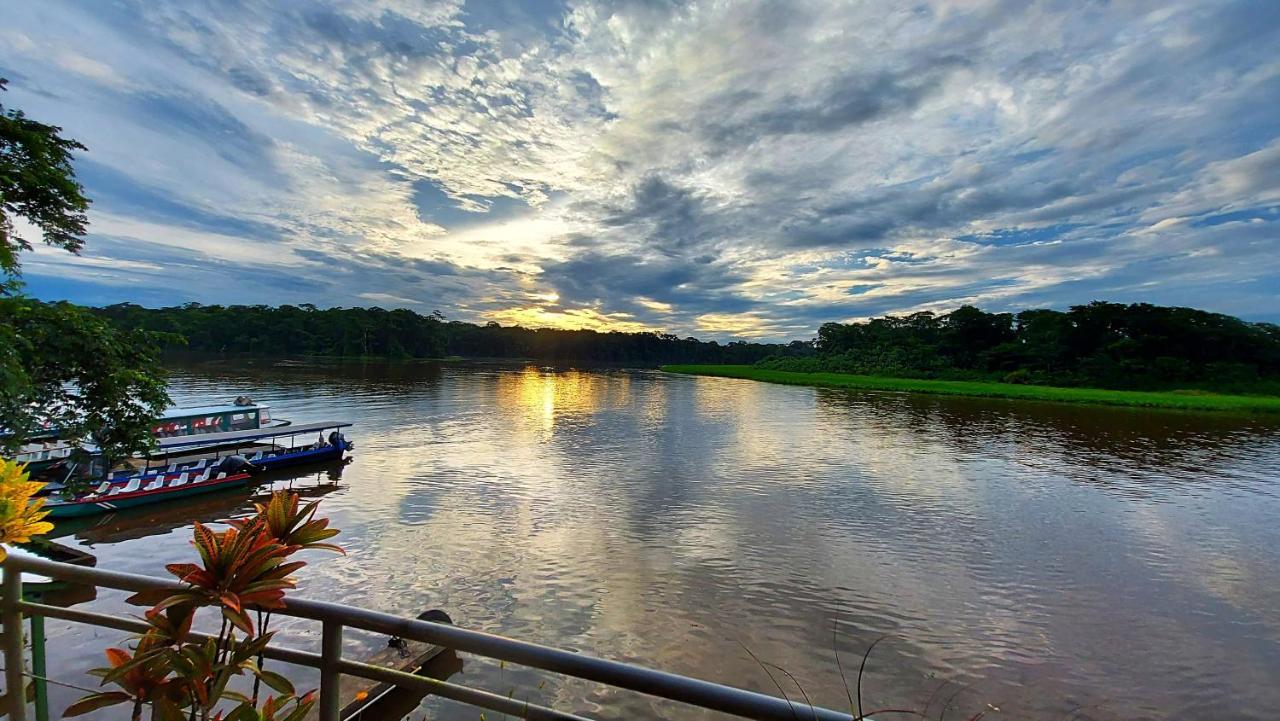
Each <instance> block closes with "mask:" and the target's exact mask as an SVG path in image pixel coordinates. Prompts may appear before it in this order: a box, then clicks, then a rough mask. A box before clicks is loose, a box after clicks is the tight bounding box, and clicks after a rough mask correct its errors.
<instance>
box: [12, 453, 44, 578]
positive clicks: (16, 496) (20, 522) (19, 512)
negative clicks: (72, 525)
mask: <svg viewBox="0 0 1280 721" xmlns="http://www.w3.org/2000/svg"><path fill="white" fill-rule="evenodd" d="M41 488H44V484H43V483H37V482H34V481H31V480H28V477H27V471H26V469H25V468H24V467H23V466H22V464H20V463H14V462H13V461H7V460H5V459H3V458H0V561H3V560H4V559H5V558H6V557H7V556H8V552H7V551H5V548H4V546H5V544H10V543H26V542H27V541H30V540H31V539H32V537H33V536H42V535H44V534H46V533H48V532H49V531H52V530H53V524H52V523H49V522H48V521H45V520H44V517H45V516H47V515H49V512H48V511H45V510H43V509H42V506H43V505H44V499H43V498H34V496H35V494H36V492H37V491H39V490H40V489H41Z"/></svg>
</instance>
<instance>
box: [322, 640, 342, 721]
mask: <svg viewBox="0 0 1280 721" xmlns="http://www.w3.org/2000/svg"><path fill="white" fill-rule="evenodd" d="M341 660H342V624H340V623H338V622H337V621H325V622H324V624H323V626H322V628H321V631H320V721H338V714H339V713H340V712H341V709H340V708H339V703H340V701H341V699H340V698H339V694H340V693H341V686H342V674H341V673H340V672H339V671H338V662H339V661H341Z"/></svg>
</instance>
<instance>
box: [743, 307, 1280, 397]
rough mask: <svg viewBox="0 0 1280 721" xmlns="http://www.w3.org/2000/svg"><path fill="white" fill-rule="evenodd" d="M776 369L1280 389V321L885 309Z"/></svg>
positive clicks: (1172, 314) (1164, 311) (1080, 311)
mask: <svg viewBox="0 0 1280 721" xmlns="http://www.w3.org/2000/svg"><path fill="white" fill-rule="evenodd" d="M762 365H764V366H767V367H770V368H774V369H777V370H794V371H834V372H844V373H860V374H868V375H885V376H897V377H908V378H966V379H983V380H1000V381H1005V382H1009V383H1035V384H1046V385H1065V386H1095V387H1102V388H1132V389H1164V388H1206V389H1230V390H1237V391H1250V390H1255V391H1260V390H1264V389H1266V390H1273V391H1274V390H1280V326H1277V325H1275V324H1271V323H1248V322H1245V321H1242V320H1240V319H1238V318H1233V317H1231V316H1227V315H1222V314H1218V313H1209V312H1206V311H1202V310H1195V309H1192V308H1169V307H1161V306H1155V305H1149V304H1146V303H1135V304H1132V305H1124V304H1119V303H1104V302H1093V303H1090V304H1088V305H1078V306H1073V307H1072V308H1070V309H1069V310H1067V311H1065V312H1063V311H1056V310H1025V311H1022V312H1020V313H1017V314H1013V313H986V312H983V311H981V310H979V309H978V308H974V307H973V306H963V307H961V308H959V309H957V310H955V311H952V312H951V313H946V314H941V315H938V314H934V313H927V312H926V313H915V314H912V315H907V316H885V317H883V318H874V319H872V320H870V321H867V322H863V323H848V324H844V323H826V324H824V325H823V326H822V327H821V329H819V331H818V338H817V340H816V341H815V347H814V354H813V355H812V356H810V357H774V358H770V359H767V360H765V361H763V362H762Z"/></svg>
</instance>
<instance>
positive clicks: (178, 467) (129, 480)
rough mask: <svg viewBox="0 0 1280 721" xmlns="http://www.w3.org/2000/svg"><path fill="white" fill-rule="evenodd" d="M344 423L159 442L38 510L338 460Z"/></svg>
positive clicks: (242, 479)
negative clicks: (131, 462) (138, 458)
mask: <svg viewBox="0 0 1280 721" xmlns="http://www.w3.org/2000/svg"><path fill="white" fill-rule="evenodd" d="M350 425H351V424H350V423H345V422H341V421H322V422H317V423H305V424H301V425H295V426H288V427H287V428H275V429H256V430H255V429H249V430H241V431H224V432H222V433H213V434H208V435H206V436H204V437H201V438H194V437H191V436H175V437H172V438H162V439H160V440H159V441H158V448H157V450H156V452H154V453H153V454H152V456H151V457H149V458H147V459H146V460H145V462H144V466H143V467H142V468H136V469H131V470H126V471H118V472H116V473H113V474H112V475H111V478H110V480H105V481H103V482H102V483H101V484H100V485H98V487H97V488H94V489H93V490H91V491H88V492H85V493H81V494H78V495H75V496H73V497H70V498H50V499H49V500H48V501H46V503H45V505H44V508H45V510H47V511H49V517H50V518H54V519H57V518H72V517H76V516H88V515H93V514H99V513H110V512H112V511H117V510H121V509H125V508H134V507H137V506H144V505H147V504H151V503H159V502H164V501H170V500H175V499H179V498H185V497H188V496H194V495H198V494H203V493H210V492H212V491H217V490H221V489H226V488H234V487H237V486H242V485H244V484H246V483H248V482H249V481H250V479H252V477H253V475H254V474H256V473H259V472H261V471H264V470H271V469H274V468H284V467H287V466H294V465H298V464H302V463H314V462H318V461H330V460H336V459H339V458H342V457H343V455H344V454H345V453H346V452H347V451H349V450H351V449H352V448H354V447H355V444H353V443H351V441H349V440H347V439H346V438H345V437H344V436H343V435H342V431H341V429H343V428H347V427H349V426H350ZM326 431H327V432H328V433H327V435H326ZM312 433H315V434H317V437H316V440H315V441H314V442H311V443H305V439H309V438H310V437H311V434H312ZM299 436H301V437H303V439H304V444H303V445H298V443H297V441H298V438H299ZM286 440H287V442H288V445H287V446H286V445H285V441H286ZM211 441H212V442H213V443H214V444H215V448H217V449H218V450H217V452H216V453H215V454H213V455H212V457H210V456H208V455H206V456H205V457H201V458H196V457H191V456H190V455H189V454H190V452H191V450H192V449H199V448H201V447H205V446H208V445H209V443H210V442H211ZM224 451H226V452H224ZM156 455H159V456H160V459H159V460H160V465H158V466H157V467H154V468H153V467H152V466H151V462H152V461H153V460H156V459H155V456H156Z"/></svg>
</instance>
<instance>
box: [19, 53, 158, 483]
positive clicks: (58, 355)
mask: <svg viewBox="0 0 1280 721" xmlns="http://www.w3.org/2000/svg"><path fill="white" fill-rule="evenodd" d="M5 84H6V81H5V80H4V79H3V78H0V90H4V89H5ZM61 132H62V129H61V128H59V127H56V126H53V125H46V124H44V123H40V122H37V121H34V120H32V119H30V118H28V117H26V116H25V115H24V114H23V113H22V111H20V110H14V109H11V108H10V109H6V108H5V107H4V106H3V105H0V453H6V452H7V453H14V452H15V451H16V450H17V449H18V448H19V447H21V446H22V445H23V444H24V443H25V442H26V441H27V440H28V439H29V438H30V437H31V436H32V435H34V434H37V433H40V432H42V431H46V430H48V429H50V428H56V429H57V430H58V432H59V435H61V436H62V437H64V438H68V439H73V440H76V439H81V438H90V439H92V440H93V441H94V442H95V443H96V444H97V445H98V446H99V447H100V448H101V449H102V450H103V451H104V452H105V453H106V454H107V456H108V457H109V458H119V457H121V456H124V455H127V454H129V453H132V452H135V451H139V450H143V449H144V448H146V447H147V445H148V444H149V443H150V440H151V437H150V432H149V431H150V427H151V422H152V420H153V419H154V418H155V417H156V416H158V415H159V414H160V413H161V412H163V410H164V408H165V406H166V405H168V403H169V396H168V395H167V393H166V391H165V377H164V373H163V371H162V369H161V368H160V366H159V364H158V359H159V345H158V341H159V338H158V337H157V336H156V335H154V334H149V333H141V332H122V331H120V330H118V329H117V328H116V327H115V326H113V325H111V324H110V323H107V322H104V321H103V320H102V319H100V318H97V317H96V316H94V315H93V314H92V313H90V312H88V311H86V310H85V309H83V308H79V307H77V306H73V305H71V304H69V303H40V302H38V301H35V300H32V299H30V298H27V297H24V296H23V295H22V294H21V290H22V282H21V264H20V262H19V257H18V256H19V254H20V253H21V252H23V251H29V250H31V247H32V243H31V240H29V239H28V238H25V237H23V236H22V235H19V234H18V232H17V226H15V224H14V219H15V218H23V219H25V220H26V221H27V222H29V223H30V224H31V225H33V226H35V228H36V229H37V230H39V231H40V233H41V235H42V237H43V239H44V241H45V242H46V243H48V244H49V245H52V246H55V247H59V248H64V249H66V250H68V251H71V252H72V253H76V252H79V250H80V248H81V247H82V246H83V244H84V241H83V239H82V236H83V235H84V233H85V228H86V224H87V223H88V219H87V217H86V215H85V213H86V211H87V210H88V207H89V200H88V199H87V198H86V197H85V196H84V188H82V187H81V186H80V183H79V182H78V181H77V180H76V176H75V170H74V169H73V168H72V160H73V156H72V151H75V150H85V147H84V146H83V145H81V144H80V143H78V142H76V141H75V140H71V139H69V138H64V137H62V135H61Z"/></svg>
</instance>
